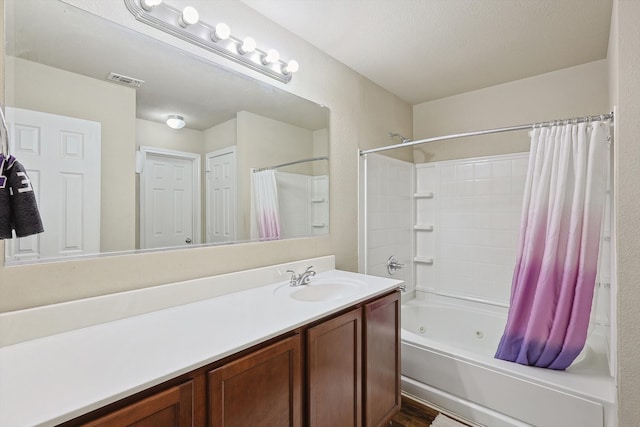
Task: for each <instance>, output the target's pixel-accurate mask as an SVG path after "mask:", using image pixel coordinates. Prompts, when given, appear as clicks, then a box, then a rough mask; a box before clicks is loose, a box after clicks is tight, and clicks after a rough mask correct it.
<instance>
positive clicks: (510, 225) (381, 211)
mask: <svg viewBox="0 0 640 427" xmlns="http://www.w3.org/2000/svg"><path fill="white" fill-rule="evenodd" d="M528 156H529V153H516V154H505V155H495V156H486V157H477V158H468V159H459V160H448V161H440V162H433V163H423V164H418V165H414V164H412V163H408V162H403V161H399V160H396V159H393V158H389V157H386V156H382V155H376V154H373V155H368V159H367V166H366V174H365V176H366V184H367V187H366V188H367V191H366V221H365V224H366V235H367V238H366V262H367V267H366V269H367V273H369V274H374V275H378V276H383V277H390V275H389V274H388V273H387V269H386V262H387V260H388V258H389V257H390V256H391V255H395V256H396V257H397V258H398V260H399V261H400V262H401V263H403V264H405V267H404V268H402V269H401V270H399V271H397V272H396V273H395V274H394V275H392V276H391V277H394V278H398V279H401V280H404V281H405V283H406V286H407V289H408V290H414V289H415V290H417V291H423V292H427V293H431V294H436V295H441V296H445V297H452V298H453V299H450V300H449V301H451V302H453V303H456V302H459V303H460V304H463V305H464V304H466V303H468V302H469V301H473V302H480V303H485V304H490V305H492V306H500V307H505V308H506V307H508V305H509V299H510V294H511V279H512V276H513V269H514V266H515V261H516V252H517V245H518V233H519V229H520V216H521V213H522V197H523V193H524V185H525V178H526V173H527V164H528ZM607 200H608V201H607V205H606V212H605V217H604V224H603V232H602V241H601V255H600V265H599V273H598V283H597V284H596V298H595V299H594V310H593V312H592V326H596V325H599V326H601V328H600V332H601V333H603V334H604V336H605V337H606V339H607V341H608V344H609V346H611V345H613V343H612V342H611V338H610V313H611V274H610V267H609V266H610V257H611V242H610V235H611V233H610V210H611V206H610V203H609V200H610V194H609V195H608V197H607ZM412 264H413V265H412ZM414 277H415V280H414V279H413V278H414ZM610 354H611V353H610ZM611 368H612V369H613V365H612V366H611Z"/></svg>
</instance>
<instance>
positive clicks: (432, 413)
mask: <svg viewBox="0 0 640 427" xmlns="http://www.w3.org/2000/svg"><path fill="white" fill-rule="evenodd" d="M437 416H438V411H436V410H435V409H433V408H429V407H427V406H424V405H422V404H420V403H418V402H416V401H415V400H412V399H408V398H406V397H404V396H402V407H401V408H400V412H398V413H397V414H396V416H395V417H393V419H392V420H391V424H390V427H428V426H430V425H431V423H432V422H433V420H434V419H435V418H436V417H437Z"/></svg>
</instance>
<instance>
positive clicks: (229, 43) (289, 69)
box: [124, 0, 300, 83]
mask: <svg viewBox="0 0 640 427" xmlns="http://www.w3.org/2000/svg"><path fill="white" fill-rule="evenodd" d="M124 3H125V6H126V7H127V9H128V10H129V12H131V13H132V14H133V16H134V17H135V18H136V19H137V20H138V21H140V22H143V23H145V24H147V25H150V26H152V27H154V28H157V29H159V30H161V31H164V32H166V33H168V34H171V35H173V36H175V37H178V38H180V39H182V40H185V41H187V42H189V43H192V44H194V45H196V46H199V47H201V48H203V49H206V50H208V51H210V52H213V53H216V54H218V55H220V56H222V57H224V58H227V59H230V60H232V61H235V62H237V63H239V64H242V65H245V66H246V67H248V68H250V69H252V70H254V71H259V72H261V73H262V74H264V75H267V76H269V77H272V78H274V79H276V80H278V81H280V82H282V83H289V82H290V81H291V78H292V75H293V73H295V72H296V71H298V69H299V68H300V65H299V64H298V62H297V61H295V60H290V61H283V60H281V59H280V54H279V53H278V51H277V50H275V49H269V50H261V49H258V48H257V46H256V41H255V40H254V39H253V38H252V37H245V38H244V39H239V38H236V37H234V36H233V35H232V34H231V29H230V28H229V26H228V25H227V24H225V23H222V22H220V23H218V24H217V25H215V27H213V26H211V25H208V24H207V23H205V22H202V21H201V20H200V16H199V13H198V11H197V10H196V9H195V8H194V7H192V6H187V7H185V8H184V9H182V10H178V9H176V8H174V7H172V6H169V5H168V4H166V3H164V2H163V1H162V0H124Z"/></svg>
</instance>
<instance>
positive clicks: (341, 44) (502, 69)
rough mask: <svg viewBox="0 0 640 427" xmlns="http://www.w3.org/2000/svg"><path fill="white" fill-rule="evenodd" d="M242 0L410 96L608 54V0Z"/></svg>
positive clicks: (477, 85)
mask: <svg viewBox="0 0 640 427" xmlns="http://www.w3.org/2000/svg"><path fill="white" fill-rule="evenodd" d="M242 1H243V2H244V3H245V4H247V5H248V6H250V7H252V8H253V9H255V10H256V11H258V12H259V13H261V14H262V15H264V16H266V17H267V18H269V19H271V20H272V21H274V22H276V23H278V24H280V25H281V26H283V27H285V28H286V29H288V30H289V31H291V32H293V33H294V34H296V35H298V36H299V37H301V38H303V39H305V40H306V41H308V42H309V43H311V44H313V45H314V46H316V47H318V48H319V49H321V50H323V51H325V52H326V53H328V54H329V55H331V56H333V57H334V58H336V59H337V60H339V61H340V62H342V63H344V64H346V65H347V66H349V67H350V68H352V69H353V70H355V71H357V72H358V73H360V74H362V75H364V76H365V77H367V78H369V79H370V80H372V81H374V82H375V83H377V84H379V85H380V86H382V87H384V88H385V89H387V90H389V91H390V92H392V93H394V94H396V95H398V96H399V97H400V98H402V99H404V100H405V101H407V102H409V103H410V104H418V103H421V102H425V101H429V100H433V99H438V98H442V97H445V96H450V95H454V94H458V93H462V92H467V91H471V90H476V89H481V88H484V87H488V86H493V85H496V84H501V83H505V82H509V81H513V80H517V79H521V78H525V77H530V76H534V75H537V74H542V73H546V72H550V71H554V70H559V69H562V68H567V67H571V66H575V65H579V64H584V63H587V62H590V61H595V60H598V59H603V58H606V55H607V45H608V39H609V23H610V19H611V6H612V1H611V0H242ZM302 66H304V65H303V64H302Z"/></svg>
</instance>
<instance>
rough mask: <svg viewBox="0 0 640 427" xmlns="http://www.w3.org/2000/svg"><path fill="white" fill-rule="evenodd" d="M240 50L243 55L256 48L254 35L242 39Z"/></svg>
mask: <svg viewBox="0 0 640 427" xmlns="http://www.w3.org/2000/svg"><path fill="white" fill-rule="evenodd" d="M239 50H240V53H241V54H243V55H244V54H245V53H249V52H253V51H254V50H256V41H255V40H254V39H253V37H245V38H244V40H243V41H242V44H241V45H240V49H239Z"/></svg>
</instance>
